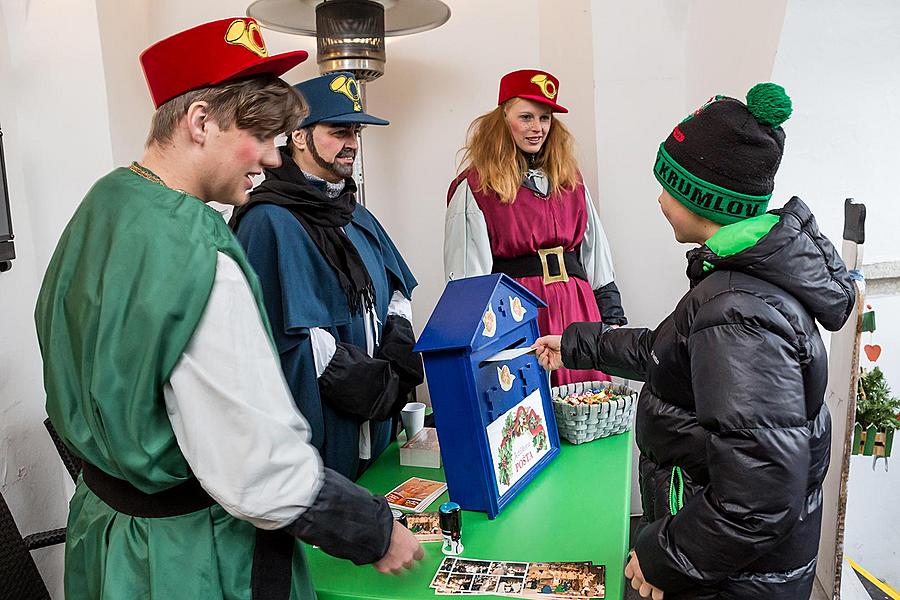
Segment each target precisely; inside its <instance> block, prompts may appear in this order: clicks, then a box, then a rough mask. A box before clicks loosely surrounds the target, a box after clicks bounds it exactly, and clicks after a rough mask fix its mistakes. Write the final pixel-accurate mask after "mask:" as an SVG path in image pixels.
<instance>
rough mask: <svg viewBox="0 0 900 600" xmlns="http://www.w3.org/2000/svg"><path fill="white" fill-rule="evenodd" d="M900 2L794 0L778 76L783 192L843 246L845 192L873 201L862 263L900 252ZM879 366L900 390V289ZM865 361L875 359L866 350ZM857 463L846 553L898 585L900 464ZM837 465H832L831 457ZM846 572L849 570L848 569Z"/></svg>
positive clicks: (883, 326)
mask: <svg viewBox="0 0 900 600" xmlns="http://www.w3.org/2000/svg"><path fill="white" fill-rule="evenodd" d="M898 59H900V4H898V3H897V2H893V1H892V0H862V1H858V2H841V1H840V0H827V1H823V0H791V1H790V3H789V4H788V8H787V12H786V15H785V19H784V32H783V34H782V37H781V43H780V46H779V49H778V57H777V59H776V62H775V69H774V75H773V79H774V80H775V81H777V82H778V83H781V84H782V85H784V87H785V89H786V90H787V92H788V94H790V96H791V98H792V99H793V102H794V115H793V116H792V117H791V118H790V120H789V121H787V123H785V125H784V128H785V131H786V132H787V141H786V148H785V157H784V161H783V163H782V165H781V169H780V171H779V175H778V178H777V180H776V189H775V194H776V196H777V197H779V198H785V199H786V198H789V197H790V196H791V195H797V196H800V197H801V198H802V199H803V200H804V201H805V202H806V203H807V204H809V206H810V207H811V208H812V209H813V212H814V213H815V215H816V218H817V219H818V222H819V224H820V226H821V227H822V230H823V231H824V232H825V233H826V234H827V235H828V236H829V237H830V238H831V239H832V240H834V241H835V242H836V243H837V244H838V247H840V239H841V236H842V231H843V221H844V213H843V205H844V198H847V197H853V198H856V200H857V201H859V202H863V203H865V205H866V211H867V220H866V244H865V248H864V263H871V262H880V261H896V260H900V247H898V245H897V228H898V226H900V217H898V208H897V202H896V200H895V196H896V193H895V188H896V185H895V184H894V182H893V177H894V175H895V174H896V172H897V143H896V140H897V132H898V131H900V111H898V110H897V106H898V105H900V72H898V70H897V64H898ZM871 303H872V304H873V305H874V306H875V308H876V314H877V317H878V318H877V321H878V327H879V329H878V331H877V332H876V333H875V334H874V336H870V335H869V334H863V343H878V344H880V345H881V346H882V347H883V348H884V353H883V354H882V356H881V358H880V359H879V360H878V363H877V364H878V365H879V366H880V367H881V369H882V370H883V371H884V372H885V375H886V377H887V379H888V381H889V383H890V384H892V385H893V388H894V395H895V396H900V298H897V297H893V298H874V299H872V300H871ZM861 364H862V366H865V367H867V368H868V367H871V364H870V363H869V362H868V361H867V360H866V358H865V357H864V356H862V357H861ZM871 460H872V459H871V458H868V459H867V458H861V457H854V458H852V460H851V463H850V479H849V484H848V504H847V519H846V530H845V550H846V552H847V555H848V556H850V557H851V558H853V559H854V560H856V561H857V562H859V563H861V564H862V565H863V566H864V567H865V568H866V569H868V570H869V571H871V572H872V573H874V574H875V575H877V576H879V577H883V578H886V579H887V580H888V581H889V582H890V583H891V584H892V585H893V586H894V587H898V586H900V560H898V541H900V525H898V520H897V518H896V515H895V514H894V509H893V508H891V507H892V506H894V505H896V498H898V497H900V479H898V478H897V477H896V473H890V474H889V473H885V472H884V471H883V470H882V469H881V468H879V469H878V470H877V471H876V472H873V471H872V469H871V464H872V463H871ZM832 468H834V465H832ZM844 576H845V577H846V576H852V575H851V574H849V573H847V572H845V573H844Z"/></svg>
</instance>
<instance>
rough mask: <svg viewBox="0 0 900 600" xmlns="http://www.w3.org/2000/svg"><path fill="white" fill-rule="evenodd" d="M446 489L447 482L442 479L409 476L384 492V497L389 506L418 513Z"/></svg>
mask: <svg viewBox="0 0 900 600" xmlns="http://www.w3.org/2000/svg"><path fill="white" fill-rule="evenodd" d="M446 489H447V484H446V483H444V482H443V481H432V480H430V479H422V478H421V477H410V478H409V479H407V480H406V481H404V482H403V483H401V484H400V485H398V486H397V487H395V488H394V489H392V490H391V491H390V492H388V493H387V494H385V498H387V501H388V504H390V506H391V508H399V509H400V510H411V511H413V512H417V513H420V512H422V511H424V510H425V509H426V508H428V505H429V504H431V503H432V502H434V501H435V499H436V498H437V497H438V496H440V495H441V494H443V493H444V491H446Z"/></svg>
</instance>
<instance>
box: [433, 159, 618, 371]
mask: <svg viewBox="0 0 900 600" xmlns="http://www.w3.org/2000/svg"><path fill="white" fill-rule="evenodd" d="M464 178H465V179H467V180H468V184H469V188H470V189H471V190H472V195H473V196H474V198H475V200H476V202H477V203H478V207H479V208H480V209H481V211H482V213H483V214H484V219H485V222H486V224H487V229H488V238H489V240H490V245H491V254H492V255H493V257H495V258H516V257H519V256H523V255H536V254H537V251H538V250H541V249H547V248H554V247H557V246H562V247H563V250H564V251H565V252H577V251H578V249H579V246H580V245H581V242H582V240H583V239H584V233H585V229H586V227H587V210H586V208H585V195H584V186H583V185H582V184H579V185H578V186H577V187H576V188H575V189H574V190H572V191H568V192H566V191H562V192H560V193H558V194H553V195H551V196H549V197H543V196H540V195H539V194H537V193H536V192H533V191H532V190H530V189H528V188H526V187H525V186H522V187H520V188H519V193H518V195H517V196H516V201H515V202H514V203H511V204H503V203H501V202H500V198H499V197H498V196H497V194H495V193H493V192H491V191H485V192H477V191H476V190H477V188H478V175H477V174H476V173H475V172H474V171H467V172H465V173H463V174H462V175H461V176H460V177H459V178H458V179H457V180H456V181H454V183H453V185H451V186H450V193H449V195H448V197H449V196H452V195H453V193H454V191H455V189H456V187H457V185H459V183H461V182H462V180H463V179H464ZM516 281H518V282H519V283H520V284H522V285H523V286H525V287H526V288H528V290H530V291H531V292H532V293H534V294H535V295H536V296H537V297H538V298H540V299H541V300H543V301H544V302H546V303H547V306H548V308H542V309H540V311H539V312H538V327H539V329H540V332H541V335H552V334H561V333H562V332H563V330H565V328H566V327H567V326H568V325H569V324H571V323H574V322H578V321H593V322H600V320H601V318H600V309H599V308H598V307H597V301H596V300H595V298H594V292H593V290H592V289H591V286H590V284H589V283H588V282H587V281H585V280H584V279H580V278H577V277H572V276H570V277H569V280H568V281H567V282H561V281H560V282H554V283H549V284H545V283H544V278H543V277H542V276H537V277H517V278H516ZM609 379H610V377H609V375H606V374H605V373H601V372H600V371H588V370H585V371H577V370H572V369H565V368H562V369H558V370H556V371H554V372H553V373H552V375H551V383H552V385H554V386H556V385H562V384H565V383H573V382H576V381H594V380H597V381H609Z"/></svg>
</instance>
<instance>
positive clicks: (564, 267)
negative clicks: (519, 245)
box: [492, 246, 587, 284]
mask: <svg viewBox="0 0 900 600" xmlns="http://www.w3.org/2000/svg"><path fill="white" fill-rule="evenodd" d="M492 272H494V273H505V274H506V275H509V276H510V277H543V278H544V283H545V284H550V283H556V282H566V281H568V280H569V278H570V277H577V278H578V279H583V280H584V281H587V273H586V272H585V270H584V265H583V264H581V258H579V256H578V253H577V252H564V251H563V247H562V246H557V247H556V248H547V249H543V250H538V251H537V254H526V255H524V256H517V257H515V258H498V257H496V256H495V257H494V267H493V270H492Z"/></svg>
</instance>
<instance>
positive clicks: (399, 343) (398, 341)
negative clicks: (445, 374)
mask: <svg viewBox="0 0 900 600" xmlns="http://www.w3.org/2000/svg"><path fill="white" fill-rule="evenodd" d="M415 345H416V336H415V334H414V333H413V328H412V324H411V323H410V322H409V321H408V320H406V319H405V318H403V317H401V316H399V315H388V318H387V322H386V323H385V324H384V328H383V329H382V331H381V345H380V346H379V347H378V351H377V352H376V353H375V355H376V356H377V357H378V358H380V359H382V360H386V361H388V362H390V363H391V368H392V369H393V371H394V373H396V374H397V376H398V377H399V378H400V382H399V395H400V397H401V398H399V399H398V403H399V401H400V399H402V400H403V402H404V403H405V401H406V396H407V395H408V394H409V393H410V392H411V391H412V390H414V389H415V388H416V386H417V385H419V384H421V383H422V382H423V381H425V369H424V368H423V366H422V355H420V354H419V353H418V352H413V346H415ZM400 408H402V405H401V406H400ZM398 410H399V409H398Z"/></svg>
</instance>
